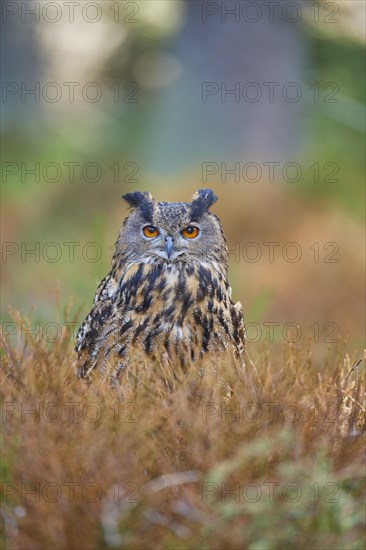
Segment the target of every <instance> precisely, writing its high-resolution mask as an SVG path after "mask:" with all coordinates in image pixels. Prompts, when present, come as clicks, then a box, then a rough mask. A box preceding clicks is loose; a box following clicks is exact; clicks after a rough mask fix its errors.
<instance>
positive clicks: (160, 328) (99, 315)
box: [75, 189, 244, 384]
mask: <svg viewBox="0 0 366 550" xmlns="http://www.w3.org/2000/svg"><path fill="white" fill-rule="evenodd" d="M122 198H124V199H125V200H126V201H127V203H128V204H129V205H130V207H131V212H130V214H129V215H128V216H127V218H126V219H125V220H124V222H123V225H122V228H121V230H120V233H119V235H118V238H117V242H116V245H115V252H114V255H113V259H112V269H111V271H110V272H109V273H108V275H107V276H106V277H105V278H104V279H103V280H102V281H101V283H100V284H99V286H98V288H97V290H96V294H95V298H94V303H93V307H92V309H91V311H90V313H89V315H88V316H87V317H86V319H85V321H84V322H83V323H82V325H81V327H80V329H79V331H78V335H77V344H76V348H75V350H76V351H77V353H78V357H79V363H78V365H79V366H78V376H79V378H91V376H92V375H93V374H94V373H98V375H99V378H100V379H101V380H103V381H104V380H108V381H109V382H110V383H111V384H113V383H118V384H120V383H123V377H124V376H125V373H126V372H127V371H128V369H129V365H130V362H131V360H132V359H133V357H134V355H135V354H137V353H138V354H139V355H140V356H141V354H143V356H144V357H145V358H146V361H148V362H149V361H150V362H151V361H156V360H157V361H159V360H161V358H162V357H163V356H164V357H165V358H166V357H168V358H169V360H170V362H171V364H172V365H174V364H176V365H178V364H179V365H180V367H182V368H186V367H187V365H190V364H194V363H195V361H196V360H198V359H199V358H202V357H203V356H204V354H205V353H206V352H210V351H211V352H215V353H224V352H228V353H231V354H233V355H234V356H235V357H237V358H238V360H239V361H240V358H241V357H242V354H243V351H244V321H243V310H242V306H241V304H240V302H237V303H236V304H234V303H233V301H232V299H231V288H230V286H229V283H228V278H227V270H228V249H227V244H226V239H225V236H224V233H223V230H222V227H221V224H220V221H219V219H218V217H217V216H215V215H214V214H212V213H211V212H210V211H209V209H210V207H211V206H212V205H213V204H214V203H215V202H216V200H217V197H216V196H215V195H214V193H213V191H212V190H211V189H199V190H198V191H197V192H196V193H195V195H194V196H193V197H192V200H191V202H187V203H185V202H157V201H156V200H155V199H154V198H153V197H152V196H151V195H150V193H148V192H144V193H142V192H134V193H127V194H126V195H124V196H123V197H122Z"/></svg>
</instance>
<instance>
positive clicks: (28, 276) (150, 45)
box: [1, 0, 365, 351]
mask: <svg viewBox="0 0 366 550" xmlns="http://www.w3.org/2000/svg"><path fill="white" fill-rule="evenodd" d="M2 4H3V5H2V8H3V17H2V46H3V47H2V56H3V60H2V61H3V62H2V80H3V86H2V105H1V107H2V113H3V117H2V118H3V128H2V138H3V147H2V205H1V208H2V241H3V250H2V260H3V269H2V277H3V284H2V318H3V322H4V323H6V322H7V321H8V320H9V319H10V317H9V315H8V304H11V305H13V306H14V307H15V308H16V309H18V310H20V311H21V312H22V313H23V314H29V313H30V312H32V322H33V327H35V323H36V322H39V323H41V324H43V325H44V324H45V323H48V322H52V321H55V320H56V319H55V305H56V296H57V288H58V287H60V289H61V304H62V305H65V304H67V303H70V301H72V303H73V311H76V310H77V309H78V308H80V312H79V319H80V321H81V320H82V318H83V317H84V315H85V314H86V313H87V312H88V311H89V309H90V307H91V303H92V299H93V296H94V291H95V288H96V285H97V283H98V281H99V280H100V279H101V278H102V277H104V275H105V274H106V273H107V272H108V270H109V267H110V262H111V256H112V253H113V244H114V242H115V238H116V236H117V233H118V231H119V228H120V225H121V222H122V220H123V219H124V217H125V215H126V212H127V208H126V204H124V201H122V200H121V199H120V197H121V195H122V194H124V193H126V192H127V191H131V190H142V191H144V190H149V191H150V192H151V193H152V194H153V195H154V196H155V197H156V198H157V199H159V200H165V201H170V200H180V201H188V200H190V197H191V194H192V193H193V192H194V191H195V190H196V189H197V188H199V187H211V188H212V189H214V191H215V193H216V194H217V195H218V197H219V201H218V203H217V204H216V205H215V207H214V208H213V211H214V212H215V213H217V214H218V216H219V217H220V219H221V221H222V224H223V227H224V229H225V232H226V236H227V239H228V243H229V249H230V251H231V253H230V282H231V285H232V287H233V296H234V299H239V300H241V301H242V303H243V306H244V312H245V317H246V321H247V322H248V323H258V324H259V325H260V327H263V323H268V322H269V323H279V326H280V328H279V329H278V330H277V329H276V338H277V339H279V340H281V327H283V326H284V325H286V323H294V324H298V325H299V326H300V327H301V329H302V341H303V342H306V341H307V339H308V337H311V336H314V330H316V331H318V340H319V342H320V345H319V350H320V351H321V350H323V349H324V347H323V346H324V344H325V346H327V345H329V342H332V340H333V339H334V337H335V338H336V339H337V337H338V338H348V339H349V340H350V341H351V345H352V346H353V347H354V349H358V350H360V349H361V346H362V340H363V333H364V305H363V304H364V300H363V298H364V291H363V281H364V231H363V228H364V198H365V196H364V177H365V163H364V162H365V153H364V151H365V126H364V100H365V78H364V46H365V35H364V28H365V3H364V2H359V1H350V0H347V1H337V2H322V1H320V2H295V3H294V2H291V3H289V2H280V7H277V8H275V9H274V11H273V12H271V13H272V15H273V17H272V16H271V14H270V12H269V7H268V5H267V4H268V2H267V3H266V2H262V1H258V2H257V9H255V8H254V7H253V4H254V3H253V2H249V3H248V2H241V3H238V2H226V3H222V2H196V1H178V2H176V1H160V0H152V1H151V0H149V1H142V2H140V1H134V2H108V1H103V2H93V3H87V2H86V3H84V4H83V2H81V5H80V6H79V7H75V12H74V14H73V17H71V15H70V10H69V9H66V6H65V5H64V3H63V2H59V3H58V4H59V5H60V11H58V10H56V9H55V7H52V6H50V7H49V8H47V10H46V11H44V12H43V11H42V8H43V7H44V5H46V4H50V3H47V2H40V3H38V4H40V8H39V9H40V10H41V11H40V12H39V14H38V15H39V17H37V12H35V15H30V14H27V12H26V11H24V6H23V4H27V9H31V6H32V5H33V8H34V9H36V8H35V7H34V6H35V4H36V3H34V2H27V3H25V2H6V3H5V2H3V3H2ZM51 4H55V3H54V2H53V3H51ZM86 4H90V5H89V7H87V9H85V10H84V11H82V8H83V7H85V6H86ZM224 4H226V6H227V7H229V8H232V9H234V10H236V9H237V5H240V11H239V12H238V13H234V14H229V13H226V14H225V13H224V12H223V9H224V8H223V5H224ZM246 4H247V10H245V9H244V8H245V5H246ZM248 4H249V5H248ZM9 5H10V7H9ZM95 5H97V7H95ZM98 6H99V8H98ZM243 6H244V7H243ZM271 82H272V83H276V85H274V87H272V91H273V97H271V96H270V93H269V90H270V86H269V85H268V83H271ZM207 83H210V84H209V85H207ZM235 83H239V88H240V95H238V94H237V95H236V96H235V95H234V94H227V95H226V96H225V94H224V95H223V96H222V95H221V92H222V89H223V90H224V91H225V89H226V90H227V91H228V90H233V89H235ZM248 83H251V85H249V86H248ZM266 83H267V84H266ZM289 83H292V84H289ZM32 89H33V90H35V94H34V93H33V94H32V93H31V90H32ZM256 94H262V95H261V97H259V96H257V97H256ZM207 163H209V164H207ZM222 163H226V168H227V169H228V170H230V169H233V168H234V166H235V163H237V166H238V163H239V168H240V174H239V176H238V175H237V176H235V174H232V173H231V174H230V173H227V174H226V175H225V173H224V172H225V170H222V168H221V166H222ZM248 163H255V164H249V165H248ZM268 163H276V165H273V167H274V168H273V174H271V173H270V169H269V164H268ZM288 163H291V164H290V165H289V164H288ZM293 163H296V164H293ZM258 166H259V167H260V172H259V173H258V174H259V175H258V177H256V174H257V172H256V170H258ZM299 166H300V169H301V171H300V172H301V173H300V172H299V175H298V177H296V172H297V171H298V167H299ZM243 167H244V168H243ZM284 167H285V168H284ZM242 168H243V169H242ZM32 170H35V173H31V171H32ZM253 174H254V175H253ZM294 174H295V175H294ZM272 175H273V177H272ZM93 180H94V181H93ZM236 180H237V181H236ZM269 242H272V243H279V244H278V245H275V248H274V257H273V258H270V256H269V248H268V245H264V243H269ZM293 242H295V243H297V245H298V246H297V249H295V248H294V247H292V248H291V247H288V246H287V245H288V243H293ZM65 243H66V244H65ZM70 243H78V244H77V245H71V244H70ZM90 243H96V245H95V244H94V245H90ZM248 243H256V244H255V245H250V246H251V248H250V246H249V245H248ZM316 243H318V244H316ZM329 243H332V244H329ZM284 247H285V248H284ZM286 247H287V248H286ZM299 247H300V250H301V258H300V259H299V261H295V262H294V261H288V260H287V261H286V258H284V257H283V250H285V252H284V254H286V252H287V253H288V256H289V257H290V258H293V257H294V256H295V255H296V253H297V252H296V250H297V251H298V250H299ZM72 249H73V250H74V254H72V252H71V250H72ZM32 250H35V251H36V253H35V254H34V253H33V254H32V253H31V251H32ZM27 251H28V252H27ZM99 251H101V254H100V253H99ZM258 251H259V252H258ZM259 253H261V254H262V255H261V257H259V256H258V261H252V260H253V258H255V256H256V255H257V254H259ZM94 260H96V261H94ZM271 260H273V261H271ZM314 323H318V328H317V329H315V328H314ZM327 323H328V325H327ZM329 323H331V324H330V325H329ZM311 327H313V328H311ZM263 330H264V332H263V334H262V337H263V338H262V339H264V338H265V336H266V333H265V329H264V328H263ZM334 331H335V332H334ZM290 332H291V331H290ZM50 334H51V333H50ZM250 334H251V337H252V339H255V336H256V331H255V330H254V332H250Z"/></svg>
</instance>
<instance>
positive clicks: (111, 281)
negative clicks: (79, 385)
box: [75, 272, 117, 377]
mask: <svg viewBox="0 0 366 550" xmlns="http://www.w3.org/2000/svg"><path fill="white" fill-rule="evenodd" d="M116 287H117V282H116V280H115V278H114V276H113V272H110V273H108V275H107V276H106V277H104V279H103V280H102V281H101V282H100V283H99V285H98V287H97V290H96V292H95V297H94V301H93V307H92V309H91V311H90V313H89V314H88V315H87V317H86V319H85V321H83V323H82V324H81V326H80V328H79V331H78V333H77V338H76V346H75V351H76V352H77V353H78V357H79V359H81V361H80V364H81V366H80V369H79V376H81V377H84V376H86V374H87V372H89V371H90V370H92V368H93V367H94V363H95V361H93V358H94V357H96V356H97V352H98V348H99V343H100V341H101V339H102V338H103V337H104V336H105V333H106V330H108V326H110V325H111V324H112V323H111V321H112V320H113V311H114V303H113V294H114V291H115V289H116Z"/></svg>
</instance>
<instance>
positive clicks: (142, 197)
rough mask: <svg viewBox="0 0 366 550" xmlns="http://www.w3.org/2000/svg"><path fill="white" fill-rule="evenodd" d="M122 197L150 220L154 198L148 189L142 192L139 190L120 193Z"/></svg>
mask: <svg viewBox="0 0 366 550" xmlns="http://www.w3.org/2000/svg"><path fill="white" fill-rule="evenodd" d="M122 198H123V199H124V200H125V201H127V202H128V204H129V205H130V206H131V207H132V208H140V209H141V211H142V213H143V215H144V217H145V218H146V219H147V220H149V221H152V215H153V206H154V198H153V197H152V195H150V193H149V192H148V191H145V192H144V193H141V191H135V192H134V193H126V194H125V195H122Z"/></svg>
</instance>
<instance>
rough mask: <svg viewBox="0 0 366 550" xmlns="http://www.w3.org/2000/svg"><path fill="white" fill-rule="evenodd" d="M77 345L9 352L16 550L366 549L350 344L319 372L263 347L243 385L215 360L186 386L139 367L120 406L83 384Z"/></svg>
mask: <svg viewBox="0 0 366 550" xmlns="http://www.w3.org/2000/svg"><path fill="white" fill-rule="evenodd" d="M66 314H67V312H65V316H67V315H66ZM13 315H14V319H15V320H16V321H17V322H18V323H19V325H20V324H21V322H22V321H24V320H23V319H21V318H20V315H19V314H18V313H16V312H15V313H13ZM70 339H71V338H70V334H69V333H68V332H67V330H66V329H64V332H63V336H62V339H61V340H59V341H58V342H57V343H55V344H52V345H50V344H48V343H46V342H42V341H41V342H36V341H34V340H33V339H32V338H31V337H29V338H27V341H26V342H23V341H22V339H21V338H19V341H18V343H17V344H16V345H11V344H10V343H9V342H7V341H4V343H3V352H2V371H1V372H2V375H1V376H2V378H1V394H2V402H3V403H2V409H3V418H2V444H3V450H2V463H1V464H2V469H1V471H2V478H3V479H2V491H3V493H2V524H3V547H4V548H5V549H9V550H10V549H12V550H13V549H27V550H40V549H42V550H44V549H45V550H49V549H60V550H66V549H71V550H76V549H79V550H89V549H90V550H92V549H98V550H99V549H107V548H128V549H141V548H144V549H145V548H146V549H148V548H154V549H155V548H156V549H160V548H162V549H188V548H194V549H201V548H207V549H223V548H225V549H239V548H240V549H243V548H249V549H251V550H259V549H261V550H262V549H263V550H266V549H272V548H273V549H283V548H296V549H311V548H317V549H326V548H332V549H340V548H345V549H346V548H347V549H352V550H356V549H361V548H364V547H365V535H364V527H365V516H364V507H363V502H364V473H365V464H364V459H365V447H364V440H363V435H364V429H365V409H364V401H363V399H364V381H365V380H364V364H363V362H362V361H359V355H356V354H354V356H350V355H348V353H347V349H346V344H343V345H339V346H337V349H328V350H327V351H326V350H325V353H324V359H323V360H322V361H321V362H320V360H318V359H317V360H316V362H314V361H313V359H312V352H311V345H310V344H309V348H308V349H301V348H300V347H297V346H295V345H291V344H286V345H284V346H283V348H282V349H281V347H280V346H277V345H273V346H271V347H270V348H268V347H267V346H265V345H263V344H261V345H260V344H258V345H257V346H252V347H251V350H250V357H247V360H246V361H247V365H246V368H245V370H243V371H238V369H237V368H236V367H235V365H234V363H232V362H231V361H229V360H223V359H222V358H220V357H219V356H218V355H216V356H214V357H207V358H206V360H205V363H204V364H201V365H197V364H196V365H192V367H191V369H190V371H189V373H188V375H187V376H185V377H184V376H183V375H182V373H179V374H178V376H173V374H172V372H173V370H174V365H165V366H164V367H163V366H159V365H150V366H147V365H146V366H145V368H143V367H142V366H141V364H140V362H137V364H136V365H135V366H134V368H133V369H131V373H133V374H131V375H130V376H129V377H126V379H125V384H124V387H123V391H122V392H120V393H118V392H115V391H113V390H111V389H109V388H108V387H106V386H101V385H100V384H98V383H97V382H95V383H93V384H92V385H90V386H87V385H86V384H85V383H84V382H80V381H79V380H77V378H76V376H75V368H76V363H75V359H76V358H75V353H74V351H73V344H72V343H71V342H70ZM317 357H318V355H317ZM32 409H33V410H37V411H38V413H39V414H38V413H37V414H38V416H37V415H36V414H33V413H30V412H27V411H31V410H32ZM72 411H73V412H74V415H73V414H72ZM71 484H74V485H73V486H72V485H71ZM72 487H74V494H73V491H72ZM32 490H33V493H32ZM27 491H28V492H27Z"/></svg>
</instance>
